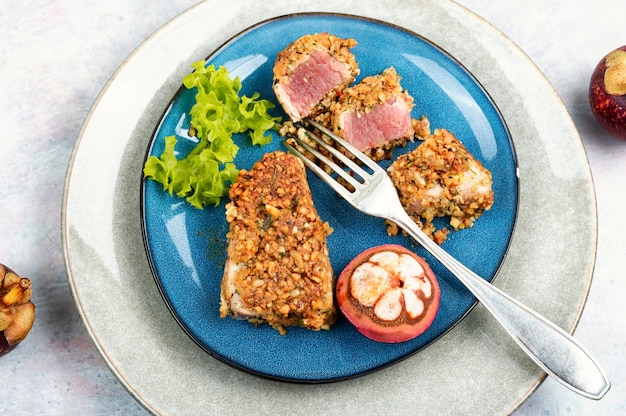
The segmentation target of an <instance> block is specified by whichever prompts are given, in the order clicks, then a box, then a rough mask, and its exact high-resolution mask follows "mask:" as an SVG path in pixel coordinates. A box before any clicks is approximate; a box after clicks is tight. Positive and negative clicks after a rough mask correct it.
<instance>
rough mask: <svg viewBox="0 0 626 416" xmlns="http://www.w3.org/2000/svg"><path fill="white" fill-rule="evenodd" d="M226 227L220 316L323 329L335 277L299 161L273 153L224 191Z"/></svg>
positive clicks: (330, 315)
mask: <svg viewBox="0 0 626 416" xmlns="http://www.w3.org/2000/svg"><path fill="white" fill-rule="evenodd" d="M230 200H231V201H230V202H229V203H228V204H227V206H226V220H227V221H228V222H229V224H230V230H229V232H228V234H227V237H228V250H227V259H226V267H225V270H224V277H223V279H222V286H221V302H220V316H222V317H226V316H233V317H235V318H239V319H246V320H248V321H250V322H253V323H263V322H266V323H268V324H269V325H271V326H272V327H273V328H275V329H276V330H278V331H279V332H280V333H281V334H284V333H285V327H287V326H302V327H305V328H308V329H312V330H319V329H329V328H330V325H332V324H333V323H334V321H335V318H336V310H335V306H334V300H333V292H334V276H333V270H332V268H331V264H330V260H329V257H328V247H327V245H326V237H327V235H328V234H330V227H329V225H328V224H327V223H325V222H323V221H322V220H321V218H320V217H319V215H318V213H317V210H316V209H315V206H314V205H313V199H312V195H311V191H310V190H309V186H308V183H307V180H306V173H305V170H304V166H303V164H302V162H301V161H300V160H299V159H298V158H297V157H295V156H293V155H290V154H287V153H284V152H281V151H276V152H273V153H268V154H266V155H265V156H264V157H263V158H261V160H259V161H258V162H257V163H256V164H255V165H254V167H253V168H252V169H251V170H250V171H245V170H242V171H240V173H239V177H238V179H237V181H236V182H235V183H234V184H233V185H232V186H231V189H230Z"/></svg>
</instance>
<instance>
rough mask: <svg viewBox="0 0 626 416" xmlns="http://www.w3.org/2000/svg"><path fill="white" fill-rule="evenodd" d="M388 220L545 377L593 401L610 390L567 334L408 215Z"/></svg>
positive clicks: (596, 367)
mask: <svg viewBox="0 0 626 416" xmlns="http://www.w3.org/2000/svg"><path fill="white" fill-rule="evenodd" d="M402 212H403V213H404V211H402ZM389 219H390V220H392V221H394V222H395V223H396V224H398V225H399V226H400V227H402V228H403V229H404V230H405V231H406V232H407V233H408V234H409V235H411V236H412V237H413V238H414V239H415V240H416V241H417V242H418V243H420V244H421V245H422V246H423V247H424V248H425V249H426V250H428V251H429V252H430V253H431V254H432V255H433V256H434V257H435V258H436V259H437V260H438V261H439V262H441V264H443V265H444V266H445V267H446V268H447V269H448V270H450V272H452V274H454V275H455V276H456V277H457V278H458V279H459V280H460V281H461V282H462V283H463V284H464V285H465V286H466V287H467V288H468V289H469V290H470V292H472V294H473V295H474V296H475V297H476V299H478V301H480V302H481V303H482V304H483V305H484V306H485V308H487V310H488V311H489V312H491V314H492V315H493V316H494V317H495V318H496V320H497V321H498V322H499V323H500V324H501V325H502V326H503V327H504V329H505V330H506V332H508V333H509V335H511V337H512V338H513V339H514V340H515V341H516V342H517V344H519V346H520V347H521V348H522V349H523V350H524V351H525V352H526V353H527V354H528V355H529V356H530V357H531V358H532V359H533V360H534V361H535V363H537V364H538V365H539V366H540V367H541V368H542V369H544V370H545V371H546V372H547V373H548V374H549V375H551V376H552V377H554V378H556V379H557V380H558V381H559V382H560V383H562V384H563V385H565V386H566V387H568V388H570V389H571V390H573V391H575V392H576V393H578V394H580V395H582V396H585V397H588V398H590V399H594V400H599V399H601V398H602V397H603V396H604V395H605V394H606V392H607V391H608V390H609V389H610V387H611V383H610V381H609V379H608V377H607V375H606V374H605V373H604V371H603V370H602V368H601V367H600V366H599V365H598V363H597V362H596V361H595V360H594V359H593V357H591V355H589V353H588V352H587V351H585V349H584V348H583V347H582V346H581V345H580V344H578V342H576V340H575V339H574V338H573V337H572V336H570V335H569V334H568V333H567V332H565V331H563V330H562V329H561V328H559V327H558V326H556V325H555V324H554V323H552V322H550V321H549V320H548V319H546V318H544V317H543V316H541V315H539V314H538V313H536V312H535V311H533V310H531V309H530V308H528V307H526V306H524V305H522V304H521V303H519V302H518V301H517V300H515V299H513V298H512V297H511V296H509V295H507V294H506V293H504V292H502V291H501V290H500V289H498V288H497V287H495V286H493V285H492V284H490V283H489V282H487V281H486V280H484V279H482V278H481V277H480V276H478V275H477V274H475V273H474V272H472V271H471V270H470V269H468V268H467V267H465V266H464V265H462V264H461V263H460V262H459V261H457V260H456V259H455V258H454V257H452V256H451V255H450V254H448V253H447V252H446V251H445V250H443V249H442V248H441V247H440V246H439V245H437V244H436V243H435V242H433V241H432V240H431V239H430V238H428V237H427V236H426V234H424V232H423V231H422V230H421V229H420V228H419V227H418V226H417V225H416V224H415V222H414V221H413V220H411V218H410V217H409V216H408V215H405V216H402V215H401V216H399V217H396V218H389Z"/></svg>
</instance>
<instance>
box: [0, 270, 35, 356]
mask: <svg viewBox="0 0 626 416" xmlns="http://www.w3.org/2000/svg"><path fill="white" fill-rule="evenodd" d="M31 295H32V290H31V281H30V279H28V278H25V277H20V276H18V275H17V274H16V273H15V272H13V270H11V269H10V268H8V267H6V266H5V265H3V264H2V263H0V357H1V356H3V355H5V354H7V353H9V352H11V351H12V350H13V348H15V347H16V346H17V344H19V343H20V342H21V341H22V340H23V339H24V338H26V335H28V332H29V331H30V329H31V328H32V326H33V323H34V322H35V305H34V304H33V303H32V302H31V301H30V297H31Z"/></svg>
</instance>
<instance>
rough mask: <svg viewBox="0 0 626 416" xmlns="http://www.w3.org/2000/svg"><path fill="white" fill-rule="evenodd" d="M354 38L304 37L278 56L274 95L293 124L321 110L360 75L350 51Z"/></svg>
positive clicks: (319, 35) (327, 35) (323, 34)
mask: <svg viewBox="0 0 626 416" xmlns="http://www.w3.org/2000/svg"><path fill="white" fill-rule="evenodd" d="M354 46H356V41H355V40H354V39H341V38H339V37H337V36H334V35H331V34H329V33H316V34H311V35H304V36H302V37H300V38H298V39H296V40H295V41H293V42H292V43H290V44H289V45H288V46H287V47H286V48H285V49H284V50H282V51H280V52H279V53H278V56H277V58H276V62H275V64H274V85H273V88H274V93H275V94H276V98H277V99H278V101H279V102H280V104H281V105H282V107H283V109H284V110H285V112H286V113H287V115H288V116H289V118H291V119H292V120H293V121H299V120H301V119H303V118H305V117H308V116H310V115H312V113H316V112H318V111H320V109H319V108H317V109H316V107H318V106H319V105H320V103H321V102H322V100H323V99H324V98H328V96H329V95H332V94H334V93H336V92H337V91H340V90H341V89H343V88H345V87H346V86H348V85H349V84H350V83H351V82H352V81H354V79H355V77H356V76H357V75H358V73H359V69H358V64H357V62H356V59H355V57H354V55H353V54H352V52H351V51H350V48H353V47H354Z"/></svg>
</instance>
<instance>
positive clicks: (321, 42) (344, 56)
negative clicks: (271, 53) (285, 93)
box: [274, 32, 358, 82]
mask: <svg viewBox="0 0 626 416" xmlns="http://www.w3.org/2000/svg"><path fill="white" fill-rule="evenodd" d="M356 44H357V42H356V40H354V39H341V38H339V37H337V36H334V35H331V34H330V33H326V32H324V33H315V34H311V35H304V36H302V37H300V38H298V39H296V40H295V41H293V42H292V43H290V44H289V45H288V46H287V47H286V48H285V49H283V50H282V51H280V52H279V53H278V56H277V58H276V62H275V63H274V82H284V81H286V80H287V79H288V77H289V75H290V74H291V73H292V72H293V70H294V69H295V68H297V67H298V66H299V65H300V64H301V63H302V62H305V61H306V60H307V59H308V56H309V55H310V54H311V52H313V51H314V50H321V51H324V52H327V53H328V54H329V55H330V56H332V57H333V58H335V59H336V60H338V61H339V62H343V63H345V64H346V65H348V67H350V68H351V69H352V72H353V75H355V76H356V75H357V74H358V65H357V62H356V58H355V57H354V54H353V53H352V52H351V51H350V48H353V47H355V46H356ZM350 82H352V81H350Z"/></svg>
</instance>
